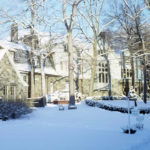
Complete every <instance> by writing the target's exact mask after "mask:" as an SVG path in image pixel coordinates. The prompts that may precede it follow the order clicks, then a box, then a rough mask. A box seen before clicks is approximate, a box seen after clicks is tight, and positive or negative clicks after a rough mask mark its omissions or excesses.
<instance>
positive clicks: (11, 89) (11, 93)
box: [10, 86, 15, 95]
mask: <svg viewBox="0 0 150 150" xmlns="http://www.w3.org/2000/svg"><path fill="white" fill-rule="evenodd" d="M14 94H15V88H14V86H11V87H10V95H14Z"/></svg>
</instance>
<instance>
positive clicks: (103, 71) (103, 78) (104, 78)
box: [99, 63, 108, 83]
mask: <svg viewBox="0 0 150 150" xmlns="http://www.w3.org/2000/svg"><path fill="white" fill-rule="evenodd" d="M99 83H108V66H107V63H99Z"/></svg>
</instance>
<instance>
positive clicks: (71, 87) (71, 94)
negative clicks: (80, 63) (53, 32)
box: [68, 31, 75, 105]
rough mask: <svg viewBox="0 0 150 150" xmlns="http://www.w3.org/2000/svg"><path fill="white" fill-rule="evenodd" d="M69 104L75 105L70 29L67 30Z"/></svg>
mask: <svg viewBox="0 0 150 150" xmlns="http://www.w3.org/2000/svg"><path fill="white" fill-rule="evenodd" d="M68 60H69V63H68V68H69V69H68V70H69V105H75V96H74V64H73V46H72V31H70V32H68Z"/></svg>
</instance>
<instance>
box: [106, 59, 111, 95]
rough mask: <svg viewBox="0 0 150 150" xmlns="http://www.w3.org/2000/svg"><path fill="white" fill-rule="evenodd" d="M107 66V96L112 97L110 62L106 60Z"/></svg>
mask: <svg viewBox="0 0 150 150" xmlns="http://www.w3.org/2000/svg"><path fill="white" fill-rule="evenodd" d="M107 65H108V81H109V90H108V95H109V96H112V92H111V71H110V62H109V60H108V58H107Z"/></svg>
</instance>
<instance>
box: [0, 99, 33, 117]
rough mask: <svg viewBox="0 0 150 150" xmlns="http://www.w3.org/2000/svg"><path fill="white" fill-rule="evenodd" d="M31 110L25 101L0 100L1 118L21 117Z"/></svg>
mask: <svg viewBox="0 0 150 150" xmlns="http://www.w3.org/2000/svg"><path fill="white" fill-rule="evenodd" d="M30 112H31V109H30V108H29V107H28V106H27V105H26V104H25V103H23V102H14V101H0V119H2V120H8V119H9V118H13V119H15V118H19V117H20V116H21V115H25V114H28V113H30Z"/></svg>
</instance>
